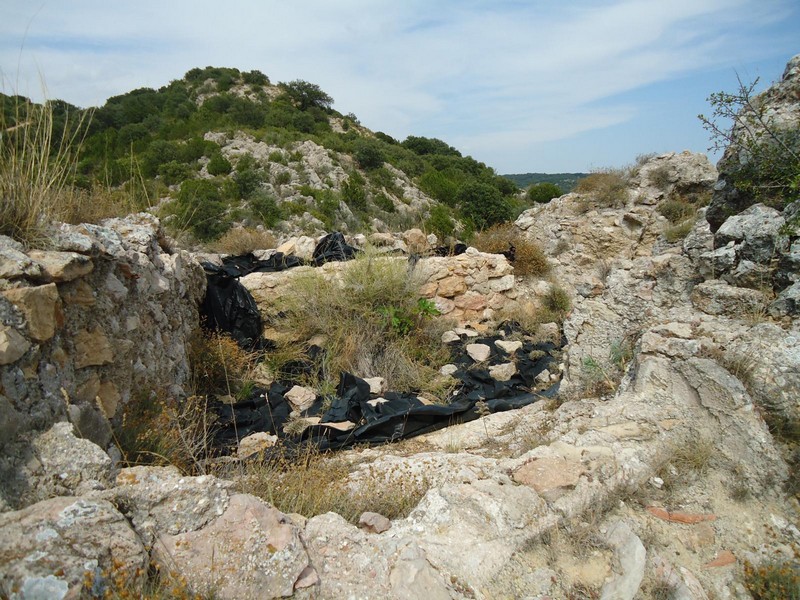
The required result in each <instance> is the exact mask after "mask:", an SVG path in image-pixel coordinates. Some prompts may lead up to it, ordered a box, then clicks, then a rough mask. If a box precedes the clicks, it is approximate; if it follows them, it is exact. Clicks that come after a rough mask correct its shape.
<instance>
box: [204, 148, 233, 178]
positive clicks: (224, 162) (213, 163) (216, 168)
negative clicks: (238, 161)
mask: <svg viewBox="0 0 800 600" xmlns="http://www.w3.org/2000/svg"><path fill="white" fill-rule="evenodd" d="M206 169H208V173H209V174H210V175H215V176H216V175H227V174H229V173H230V172H231V170H232V169H233V167H232V166H231V163H229V162H228V159H226V158H225V157H224V156H222V154H221V153H220V154H215V155H214V156H212V157H211V160H209V161H208V165H207V166H206Z"/></svg>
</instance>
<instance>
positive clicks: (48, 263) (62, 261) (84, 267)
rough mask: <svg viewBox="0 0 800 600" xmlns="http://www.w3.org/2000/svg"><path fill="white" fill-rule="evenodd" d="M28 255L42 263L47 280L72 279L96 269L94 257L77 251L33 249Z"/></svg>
mask: <svg viewBox="0 0 800 600" xmlns="http://www.w3.org/2000/svg"><path fill="white" fill-rule="evenodd" d="M28 256H30V257H31V259H33V260H35V261H36V262H37V263H39V265H41V267H42V275H41V278H42V279H45V280H46V281H55V282H58V283H61V282H64V281H72V280H73V279H77V278H78V277H82V276H83V275H88V274H89V273H91V272H92V271H93V270H94V263H93V262H92V259H91V258H89V257H88V256H84V255H83V254H78V253H77V252H52V251H43V250H31V251H30V252H29V253H28Z"/></svg>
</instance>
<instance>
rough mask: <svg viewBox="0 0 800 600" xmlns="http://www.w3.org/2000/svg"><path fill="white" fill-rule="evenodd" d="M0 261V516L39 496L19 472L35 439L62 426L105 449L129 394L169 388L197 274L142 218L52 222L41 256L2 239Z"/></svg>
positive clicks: (180, 359) (179, 376)
mask: <svg viewBox="0 0 800 600" xmlns="http://www.w3.org/2000/svg"><path fill="white" fill-rule="evenodd" d="M0 255H1V256H2V262H1V263H0V264H2V267H0V270H1V271H2V273H3V279H0V381H1V382H2V388H1V389H0V414H2V415H3V417H4V419H3V427H6V431H5V433H7V435H3V436H2V439H0V446H2V447H3V456H2V461H1V462H0V481H1V482H2V485H0V507H2V508H3V509H6V510H7V509H8V508H9V507H13V506H20V505H22V504H25V503H27V502H30V501H33V500H35V499H38V497H39V496H40V493H39V492H40V491H41V490H39V491H36V490H35V489H33V488H34V487H36V486H31V485H30V481H31V480H32V479H31V477H33V475H32V473H31V472H30V471H31V469H32V470H33V471H34V472H35V471H37V469H39V467H38V466H36V465H37V464H38V463H37V462H36V460H34V461H33V462H30V459H31V458H32V446H31V439H32V437H34V436H35V434H37V433H41V432H44V431H45V430H47V429H48V428H50V427H51V426H52V425H53V424H54V423H57V422H59V421H65V420H69V421H71V423H72V424H73V426H74V429H75V432H76V434H77V435H78V436H79V437H83V438H88V439H90V440H92V441H93V442H96V443H97V444H99V445H100V446H101V447H102V448H104V449H105V448H106V446H107V445H108V444H109V442H110V440H111V427H110V422H109V420H110V419H113V418H115V417H118V416H119V414H120V409H121V407H122V406H123V405H124V404H125V403H126V402H128V401H130V400H131V398H132V397H135V396H137V395H141V394H147V393H150V392H152V391H154V390H157V389H163V388H168V387H171V388H172V390H171V391H172V392H179V390H180V386H181V385H182V384H183V383H184V382H185V381H186V380H187V378H188V375H189V367H188V364H187V360H186V355H187V354H186V344H187V340H188V339H189V337H190V335H191V334H192V333H193V332H194V331H195V330H196V328H197V327H198V313H197V306H198V303H199V302H200V301H201V300H202V297H203V294H204V292H205V274H204V273H203V270H202V268H201V267H200V266H199V265H198V264H197V262H196V261H195V260H194V259H193V258H191V256H190V255H189V254H188V253H187V252H184V251H182V250H173V249H171V248H170V247H169V245H168V243H167V241H166V239H165V238H164V234H163V232H162V231H161V229H160V226H159V223H158V221H157V220H156V219H155V218H154V217H152V216H151V215H147V214H138V215H132V216H130V217H127V218H124V219H110V220H107V221H105V222H104V223H103V225H88V224H87V225H79V226H71V225H62V226H61V229H60V230H59V231H58V232H57V233H56V234H55V236H54V238H53V240H52V245H51V248H50V249H48V250H31V251H29V252H24V251H23V248H22V247H21V246H20V245H19V244H18V243H16V242H14V241H13V240H10V239H9V238H3V239H2V240H0ZM34 454H35V453H34ZM45 462H46V461H45ZM26 464H27V466H25V465H26ZM31 465H33V466H31ZM33 480H35V477H34V478H33Z"/></svg>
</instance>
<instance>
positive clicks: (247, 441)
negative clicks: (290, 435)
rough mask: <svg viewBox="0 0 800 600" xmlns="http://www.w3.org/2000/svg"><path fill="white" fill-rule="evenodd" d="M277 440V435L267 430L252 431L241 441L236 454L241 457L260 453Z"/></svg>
mask: <svg viewBox="0 0 800 600" xmlns="http://www.w3.org/2000/svg"><path fill="white" fill-rule="evenodd" d="M277 442H278V436H277V435H270V434H269V433H267V432H265V431H258V432H256V433H251V434H250V435H248V436H247V437H245V438H242V439H241V440H240V441H239V449H238V450H237V452H236V455H237V456H238V457H239V458H247V457H248V456H252V455H254V454H258V453H259V452H261V451H262V450H265V449H266V448H271V447H272V446H274V445H275V444H276V443H277Z"/></svg>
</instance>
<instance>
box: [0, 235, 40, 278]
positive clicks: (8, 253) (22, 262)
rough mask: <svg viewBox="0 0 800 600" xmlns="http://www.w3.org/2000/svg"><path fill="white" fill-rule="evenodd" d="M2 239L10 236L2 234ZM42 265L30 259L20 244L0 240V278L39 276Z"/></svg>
mask: <svg viewBox="0 0 800 600" xmlns="http://www.w3.org/2000/svg"><path fill="white" fill-rule="evenodd" d="M3 238H4V239H6V240H10V239H11V238H9V237H6V236H3ZM12 241H13V240H12ZM41 274H42V266H41V265H40V264H39V263H37V262H34V261H33V260H31V259H30V258H29V257H28V255H27V254H25V252H23V251H22V245H21V244H17V245H16V246H15V245H11V244H8V243H3V242H2V241H0V279H21V278H24V277H40V276H41Z"/></svg>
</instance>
